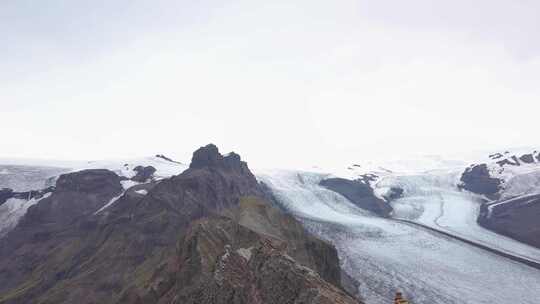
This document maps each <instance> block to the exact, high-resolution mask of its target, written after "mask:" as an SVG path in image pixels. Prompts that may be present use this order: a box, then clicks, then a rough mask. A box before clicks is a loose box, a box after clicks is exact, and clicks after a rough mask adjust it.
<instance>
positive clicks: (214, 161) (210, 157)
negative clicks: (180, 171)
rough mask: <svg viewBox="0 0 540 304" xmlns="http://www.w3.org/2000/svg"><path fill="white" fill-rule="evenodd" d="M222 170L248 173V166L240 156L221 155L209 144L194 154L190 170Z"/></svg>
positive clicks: (232, 153)
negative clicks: (207, 168)
mask: <svg viewBox="0 0 540 304" xmlns="http://www.w3.org/2000/svg"><path fill="white" fill-rule="evenodd" d="M206 167H209V168H222V169H228V170H232V171H236V172H246V170H247V171H249V170H248V169H247V164H246V163H245V162H243V161H242V159H241V158H240V155H238V154H237V153H235V152H231V153H228V154H226V155H221V153H219V149H218V147H217V146H216V145H214V144H208V145H206V146H204V147H201V148H199V149H197V151H195V152H194V153H193V158H192V160H191V164H190V165H189V168H191V169H201V168H206Z"/></svg>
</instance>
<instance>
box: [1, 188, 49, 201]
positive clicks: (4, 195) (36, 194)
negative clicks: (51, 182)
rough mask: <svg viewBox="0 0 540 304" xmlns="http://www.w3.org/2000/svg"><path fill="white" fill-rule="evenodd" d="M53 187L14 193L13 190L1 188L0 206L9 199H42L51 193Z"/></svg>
mask: <svg viewBox="0 0 540 304" xmlns="http://www.w3.org/2000/svg"><path fill="white" fill-rule="evenodd" d="M53 191H54V186H51V187H47V188H45V189H41V190H30V191H24V192H15V191H13V189H10V188H2V189H0V205H2V204H3V203H5V202H7V200H8V199H10V198H16V199H24V200H31V199H33V198H36V199H39V198H42V197H43V196H44V195H45V194H47V193H50V192H53Z"/></svg>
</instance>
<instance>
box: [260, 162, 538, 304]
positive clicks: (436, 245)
mask: <svg viewBox="0 0 540 304" xmlns="http://www.w3.org/2000/svg"><path fill="white" fill-rule="evenodd" d="M255 173H256V176H257V178H258V179H259V180H260V181H261V182H263V183H265V184H266V185H267V186H268V187H269V188H270V189H271V190H272V192H273V194H274V195H275V197H276V199H277V201H278V202H279V203H280V205H281V206H282V207H283V208H285V209H286V210H288V211H289V212H291V213H292V214H294V215H295V216H296V217H297V218H298V219H300V220H301V221H302V222H303V223H304V225H305V227H306V228H307V229H308V230H309V231H310V232H311V233H314V234H315V235H317V236H319V237H321V238H323V239H325V240H327V241H329V242H331V243H332V244H334V245H335V246H336V248H337V250H338V253H339V256H340V261H341V263H342V265H341V266H342V269H343V270H344V271H345V272H346V273H347V274H348V275H349V276H351V277H352V278H354V279H356V280H357V281H358V282H359V286H358V292H359V295H360V296H361V297H362V299H363V300H364V301H365V302H367V303H374V304H379V303H380V304H383V303H389V299H391V298H392V297H393V295H394V293H395V292H396V291H398V290H399V291H402V292H404V294H405V295H406V296H407V298H408V299H410V300H411V301H412V302H413V303H440V304H458V303H459V304H461V303H463V304H465V303H467V304H470V303H500V304H507V303H523V304H528V303H531V304H532V303H536V302H537V299H538V298H539V297H540V271H539V270H538V269H535V268H532V267H529V266H527V265H524V264H521V263H519V262H516V261H513V260H511V259H508V258H505V257H502V256H500V255H497V254H495V253H492V252H489V251H487V250H484V249H480V248H477V247H474V246H471V245H469V244H467V243H464V242H461V241H458V240H456V239H453V238H451V237H448V236H446V235H443V234H439V233H437V232H434V231H430V230H427V229H423V228H422V227H418V226H415V225H409V224H407V223H404V222H399V221H396V220H395V219H393V218H381V217H378V216H375V215H373V214H370V213H369V212H367V211H364V210H362V209H359V208H357V207H356V206H354V205H353V204H352V203H350V202H349V201H348V200H347V199H346V198H344V197H342V196H341V195H339V194H337V193H334V192H332V191H330V190H327V189H325V188H323V187H321V186H319V185H318V184H319V182H320V180H322V179H324V178H326V177H328V176H330V175H331V174H330V173H321V172H306V171H283V170H267V171H256V172H255ZM455 178H456V176H455V173H448V172H444V173H441V172H438V173H433V174H431V175H429V174H427V175H425V174H419V175H403V176H390V177H388V179H382V180H381V181H380V183H381V184H380V185H379V187H387V186H389V185H401V186H403V187H404V188H406V192H405V195H404V197H403V198H401V199H400V200H398V201H396V202H395V205H394V206H395V207H396V211H395V214H394V216H395V217H397V218H406V219H408V220H411V221H417V222H418V223H421V224H424V225H426V226H431V227H436V228H437V229H440V230H444V231H447V232H449V233H451V234H455V235H459V236H464V237H465V238H470V239H474V240H476V241H480V242H482V244H487V245H489V246H493V247H496V248H499V249H502V250H506V251H509V252H512V253H515V254H520V255H523V256H526V257H528V258H530V259H537V258H538V257H539V255H538V252H539V251H538V250H537V249H535V248H532V247H529V246H526V245H523V244H521V243H519V242H516V241H513V240H511V239H507V238H505V237H502V236H500V235H497V234H494V233H490V232H489V231H486V230H484V229H483V228H481V227H477V226H475V225H476V224H475V221H476V215H477V208H478V207H479V198H478V197H475V196H473V195H470V194H467V193H461V192H459V191H458V190H455V191H454V190H452V189H453V188H454V187H453V186H454V185H455Z"/></svg>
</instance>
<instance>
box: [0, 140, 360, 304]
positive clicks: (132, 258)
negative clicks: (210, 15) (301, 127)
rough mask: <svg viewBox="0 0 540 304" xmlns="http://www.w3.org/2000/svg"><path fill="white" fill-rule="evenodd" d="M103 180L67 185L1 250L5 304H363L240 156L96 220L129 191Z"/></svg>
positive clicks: (133, 198)
mask: <svg viewBox="0 0 540 304" xmlns="http://www.w3.org/2000/svg"><path fill="white" fill-rule="evenodd" d="M98 173H99V172H86V174H89V176H86V177H84V176H79V175H74V176H71V177H69V178H66V177H64V178H61V179H59V185H58V188H57V190H56V191H55V192H54V193H53V194H52V195H51V196H50V197H49V198H46V199H44V200H42V201H41V202H40V203H39V204H38V205H36V206H33V207H31V208H30V209H32V210H29V212H28V214H27V215H26V216H25V217H23V219H22V220H21V222H20V224H19V225H18V226H17V227H16V228H15V229H14V230H13V231H11V232H10V233H9V234H8V235H7V236H6V238H4V239H0V303H2V304H7V303H10V304H11V303H80V304H90V303H129V304H131V303H133V304H135V303H144V304H146V303H150V304H154V303H157V304H162V303H167V304H169V303H177V304H180V303H208V304H213V303H239V304H244V303H245V304H250V303H356V302H354V300H353V299H352V298H351V297H350V296H348V295H347V294H346V293H345V292H343V291H342V290H341V288H340V269H339V260H338V256H337V251H336V249H335V248H334V247H333V246H331V245H330V244H328V243H326V242H323V241H321V240H319V239H317V238H315V237H313V236H311V235H310V234H309V233H307V232H306V231H305V230H304V228H303V227H302V225H301V224H300V222H298V221H297V220H296V219H294V218H293V217H292V216H290V215H287V214H283V213H282V212H281V211H280V210H279V209H278V208H275V207H273V206H272V205H271V204H270V203H269V202H268V201H267V200H266V199H265V198H266V197H267V195H266V194H265V193H264V191H263V190H262V189H261V187H260V186H259V184H258V183H257V180H256V179H255V177H254V176H253V174H252V173H251V172H250V171H249V168H248V167H247V164H246V163H245V162H242V161H241V160H240V157H239V156H238V155H237V154H229V155H227V156H225V157H224V156H222V155H221V154H219V151H217V148H215V146H207V147H203V148H201V149H199V150H198V151H196V152H195V153H194V157H193V163H192V165H191V166H190V168H189V169H188V170H186V171H184V172H183V173H182V174H180V175H178V176H173V177H171V178H168V179H164V180H162V181H159V182H153V183H150V184H144V185H138V186H135V187H133V188H131V189H129V190H128V191H126V192H125V194H124V195H122V197H120V198H119V199H118V200H117V201H116V202H115V203H114V204H112V205H111V206H110V207H108V208H107V209H105V210H106V211H104V212H100V213H97V214H94V213H95V210H96V209H97V208H96V207H98V206H95V205H94V204H93V202H97V201H101V200H102V199H104V198H107V200H105V202H108V201H110V199H111V198H113V197H115V196H117V195H118V194H119V191H121V187H120V186H118V187H116V186H113V185H116V183H118V185H119V181H118V177H114V176H110V174H109V173H106V172H101V173H99V174H101V179H105V180H104V181H101V180H100V179H98V178H94V174H98ZM75 179H79V180H80V181H85V182H87V183H89V184H90V185H86V186H77V184H76V183H75V182H74V180H75ZM97 184H100V185H101V186H100V187H96V186H97ZM119 189H120V190H119ZM117 190H119V191H118V192H117ZM138 190H145V191H146V192H145V193H144V194H140V193H138V192H137V191H138ZM102 204H103V202H102V203H101V204H100V205H99V206H102ZM87 205H88V206H92V208H86V207H85V206H87ZM72 207H76V210H82V214H81V213H78V214H75V213H74V210H72V209H71V208H72ZM33 209H35V210H33ZM64 213H65V214H66V215H64ZM267 244H271V247H268V246H270V245H267ZM289 297H290V298H289Z"/></svg>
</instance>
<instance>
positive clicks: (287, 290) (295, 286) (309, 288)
mask: <svg viewBox="0 0 540 304" xmlns="http://www.w3.org/2000/svg"><path fill="white" fill-rule="evenodd" d="M180 243H181V244H184V246H182V247H181V248H180V249H179V252H178V255H177V257H176V259H177V261H176V263H175V264H176V265H177V266H176V267H174V268H173V269H174V270H173V271H175V273H176V276H174V277H173V276H171V275H170V274H166V273H163V272H161V273H158V274H156V275H155V283H153V284H150V286H152V287H151V288H149V289H147V290H146V291H145V292H143V293H140V292H139V293H137V291H136V290H134V289H129V290H128V291H127V292H126V293H124V294H123V295H122V297H121V300H120V301H119V303H137V301H140V302H141V303H155V302H156V301H158V300H159V301H160V303H182V304H214V303H222V304H228V303H237V304H251V303H269V304H270V303H272V304H274V303H275V304H278V303H298V304H300V303H305V304H308V303H328V304H330V303H351V304H352V303H358V302H357V301H355V300H354V299H353V298H352V297H351V296H349V295H347V294H346V293H345V292H344V291H343V290H341V289H339V288H337V287H335V286H334V285H331V284H329V283H328V282H326V281H325V280H324V279H323V278H321V277H320V276H319V275H318V274H317V273H316V272H315V271H313V270H311V269H309V268H306V267H305V266H302V265H301V264H299V263H297V262H296V261H295V260H293V259H292V258H291V257H290V256H289V255H288V252H287V249H288V246H289V244H288V243H286V242H284V241H282V240H280V239H278V238H274V237H271V236H265V235H261V234H259V233H257V232H255V231H253V230H251V229H249V228H247V227H245V226H243V225H240V224H238V223H236V222H234V221H233V220H231V219H229V218H226V217H210V218H206V219H203V220H200V221H196V222H194V223H193V224H192V225H191V226H190V228H189V230H188V232H187V233H186V236H185V237H184V239H183V240H182V241H181V242H180Z"/></svg>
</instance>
